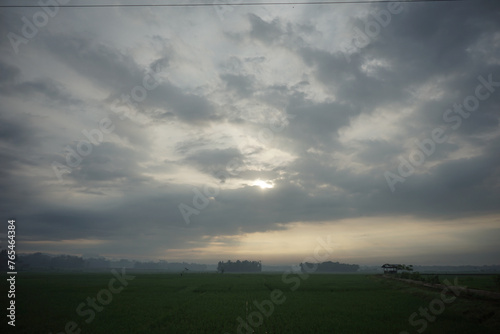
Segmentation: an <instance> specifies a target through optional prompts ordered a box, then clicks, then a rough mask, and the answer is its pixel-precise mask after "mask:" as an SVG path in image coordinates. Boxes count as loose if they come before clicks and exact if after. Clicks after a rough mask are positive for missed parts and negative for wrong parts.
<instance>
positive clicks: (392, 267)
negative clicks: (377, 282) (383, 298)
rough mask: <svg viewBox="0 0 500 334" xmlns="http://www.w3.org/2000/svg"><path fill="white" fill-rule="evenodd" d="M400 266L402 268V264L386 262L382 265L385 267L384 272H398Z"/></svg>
mask: <svg viewBox="0 0 500 334" xmlns="http://www.w3.org/2000/svg"><path fill="white" fill-rule="evenodd" d="M399 268H401V265H400V264H389V263H386V264H384V265H383V266H382V269H384V274H396V273H397V272H398V269H399Z"/></svg>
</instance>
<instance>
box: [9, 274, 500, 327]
mask: <svg viewBox="0 0 500 334" xmlns="http://www.w3.org/2000/svg"><path fill="white" fill-rule="evenodd" d="M126 275H133V276H135V277H133V278H132V276H128V277H127V276H122V275H121V274H120V270H118V272H117V275H114V274H112V273H111V271H110V272H107V273H99V274H91V273H85V274H82V273H79V274H76V273H75V274H61V273H19V274H18V275H17V281H16V322H15V323H16V326H15V328H13V327H11V326H7V324H6V322H7V321H6V320H5V316H4V324H3V325H2V326H5V327H8V328H7V332H9V333H10V332H12V333H47V334H48V333H53V334H56V333H57V334H59V333H92V334H99V333H106V334H113V333H120V334H123V333H144V334H146V333H148V334H150V333H197V334H200V333H220V334H224V333H384V334H387V333H398V334H399V333H401V334H403V333H429V334H430V333H440V334H442V333H454V334H460V333H464V334H470V333H482V334H488V333H495V334H496V333H499V332H500V331H499V329H500V302H499V301H495V300H484V299H474V298H471V297H465V296H455V295H453V294H446V295H444V294H443V295H441V292H440V291H437V290H430V289H426V288H422V287H415V286H411V285H407V284H406V283H403V282H398V281H394V280H388V279H385V278H383V277H381V276H377V275H361V274H349V275H347V274H346V275H328V274H313V275H309V276H302V277H301V276H299V275H298V274H296V273H288V274H285V275H283V274H282V273H279V274H266V273H259V274H212V273H210V274H208V273H189V274H184V275H183V276H181V275H179V274H144V273H140V274H139V273H128V272H127V273H126ZM118 277H121V281H120V279H119V278H118ZM124 277H125V278H124ZM457 277H458V280H459V282H460V283H461V280H463V281H464V282H465V284H464V285H471V286H472V285H474V284H475V283H478V284H477V285H478V286H483V285H484V284H486V283H484V284H483V283H481V282H482V280H483V279H485V281H484V282H486V278H480V279H478V278H476V277H473V276H470V277H473V279H472V280H470V279H469V280H468V279H467V277H463V276H457ZM485 277H486V276H485ZM490 279H491V277H490ZM450 280H451V281H453V279H450ZM467 280H468V281H467ZM3 282H4V283H3V284H4V286H3V289H4V291H7V285H6V283H5V280H3ZM470 283H474V284H470ZM443 298H444V299H443ZM443 300H444V301H443ZM421 308H422V309H427V313H426V314H424V315H421V314H419V312H420V311H419V310H420V309H421ZM4 310H5V308H4ZM433 312H434V313H433ZM2 332H4V333H5V332H6V331H2Z"/></svg>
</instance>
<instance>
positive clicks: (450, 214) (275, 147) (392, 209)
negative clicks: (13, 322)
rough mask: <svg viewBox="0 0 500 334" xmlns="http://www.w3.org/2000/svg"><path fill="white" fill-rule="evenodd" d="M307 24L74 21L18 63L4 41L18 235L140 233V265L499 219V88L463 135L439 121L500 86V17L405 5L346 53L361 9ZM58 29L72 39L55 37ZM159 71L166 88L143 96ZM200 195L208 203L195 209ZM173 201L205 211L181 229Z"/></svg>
mask: <svg viewBox="0 0 500 334" xmlns="http://www.w3.org/2000/svg"><path fill="white" fill-rule="evenodd" d="M386 7H387V6H386V5H385V4H377V5H375V4H374V5H371V6H368V5H367V6H363V7H359V8H363V9H365V10H366V9H368V11H369V12H370V13H376V12H378V11H380V10H385V9H386ZM249 10H250V9H249ZM299 10H300V9H298V8H297V9H295V12H293V13H290V12H283V13H280V12H277V11H273V10H269V11H262V9H258V10H257V9H256V10H255V11H250V12H246V13H244V14H236V13H235V14H234V15H240V16H239V18H240V19H239V20H237V22H238V23H229V22H232V21H225V22H226V23H224V22H222V21H219V19H218V17H217V15H214V14H213V13H211V14H208V13H207V12H203V11H193V12H192V15H193V17H191V19H192V21H190V20H188V22H191V23H189V24H188V23H185V22H184V21H182V20H180V18H179V17H176V15H175V14H173V12H168V13H167V12H166V13H164V14H165V17H167V18H168V19H169V20H167V21H165V18H164V17H163V16H161V15H156V14H152V13H151V14H150V15H151V16H150V17H149V16H148V17H149V20H150V21H148V22H146V21H144V20H145V19H144V17H142V16H137V17H136V20H133V21H132V22H130V25H131V27H127V24H126V23H124V22H121V21H120V18H121V16H120V15H121V14H120V13H119V12H117V13H113V14H112V15H111V14H110V22H102V21H101V20H99V19H98V16H96V17H93V16H92V15H90V16H89V17H88V18H84V17H81V16H79V14H75V13H72V12H69V11H68V13H66V14H63V13H60V14H58V16H56V17H55V18H54V19H53V21H52V22H51V23H50V25H49V26H47V28H46V29H45V30H43V31H42V29H41V31H40V33H39V35H38V36H37V37H36V38H34V39H33V40H32V41H29V43H27V44H23V45H21V46H20V48H21V51H23V52H22V53H21V54H20V55H19V56H17V55H15V54H14V53H13V52H12V50H11V48H10V42H9V40H8V39H5V38H4V39H3V40H2V45H1V48H0V49H1V50H4V51H6V52H2V56H0V95H1V96H2V101H1V102H0V155H1V157H2V158H1V164H2V165H1V168H0V188H1V189H2V192H1V195H0V196H1V198H0V203H1V204H0V206H1V208H2V212H4V216H5V217H16V218H17V219H18V220H19V221H20V222H22V225H21V223H20V225H21V226H20V227H19V240H20V241H22V240H25V241H32V242H39V241H61V240H80V239H81V240H87V239H88V240H90V239H92V240H100V241H102V242H103V244H102V245H101V246H95V247H97V248H96V249H95V250H93V251H98V252H102V253H106V252H108V253H111V252H112V251H111V249H113V248H114V250H115V252H113V253H123V254H125V253H127V245H126V242H129V241H130V240H133V239H134V238H136V240H137V242H138V243H139V244H141V245H144V247H143V250H138V252H141V255H144V254H148V253H149V254H154V256H158V254H160V253H164V252H166V251H168V250H169V249H190V248H195V247H204V246H207V245H208V244H209V240H210V237H215V236H220V235H226V236H238V235H240V236H241V235H242V234H243V233H252V232H266V231H274V230H284V229H286V228H287V226H289V225H290V224H291V223H295V222H308V223H310V224H314V223H320V222H321V223H323V222H331V223H332V224H335V222H337V221H339V220H341V219H346V218H360V217H366V219H367V224H368V222H369V220H370V217H380V216H388V217H390V216H401V217H408V216H411V217H416V218H417V219H422V220H426V221H427V220H431V221H432V220H449V219H451V220H453V219H456V218H460V217H477V218H478V219H479V218H480V217H483V216H486V215H498V214H499V206H498V203H499V202H500V191H499V189H500V188H499V186H500V156H499V154H498V152H499V148H500V147H499V138H500V137H499V136H500V129H499V124H500V122H499V121H500V87H499V85H498V84H493V85H492V86H491V87H490V88H489V90H488V88H483V91H484V92H486V91H488V92H490V93H491V94H490V95H489V97H488V98H487V99H484V100H481V101H480V102H479V107H478V108H477V110H476V111H474V112H471V115H470V117H467V118H464V117H461V123H460V126H458V127H457V128H456V129H454V128H452V126H451V125H453V123H451V122H447V121H446V120H445V119H444V118H443V115H444V114H445V112H446V110H448V109H450V108H453V105H454V104H457V103H458V104H463V103H465V100H466V98H467V97H468V96H473V95H474V94H475V90H476V87H477V86H478V84H480V83H481V81H480V80H479V79H478V77H480V76H481V77H482V78H485V79H487V78H488V77H489V76H491V78H493V79H492V81H493V82H495V83H498V82H500V58H499V54H500V53H499V51H500V38H499V36H500V6H499V5H498V3H497V2H495V1H477V2H453V3H439V4H437V3H436V4H431V3H418V4H407V5H406V6H405V8H404V11H403V12H402V13H400V14H397V15H393V16H392V19H391V22H390V24H388V25H387V26H386V27H381V29H380V33H379V34H377V35H376V36H374V37H373V38H370V40H369V43H367V44H366V45H365V46H364V47H363V48H358V49H357V50H355V51H354V52H352V53H350V54H349V55H348V57H346V54H344V50H342V49H341V48H340V47H339V46H337V45H335V44H334V43H333V41H338V42H339V45H340V44H341V43H345V42H351V41H352V34H353V31H354V30H353V29H355V28H356V27H357V28H359V29H361V30H363V29H364V26H365V24H366V23H367V22H373V21H374V20H375V19H374V16H373V15H372V14H368V15H366V16H362V17H360V16H359V15H357V16H356V17H354V16H349V17H347V18H343V17H342V15H341V14H339V13H337V12H335V10H345V15H351V12H350V10H351V9H350V8H349V7H346V8H345V9H334V8H330V7H327V6H318V7H315V8H312V7H307V8H304V9H303V12H302V13H303V14H302V16H301V15H297V14H296V13H297V12H298V11H299ZM312 13H314V14H315V15H314V17H313V16H312ZM65 15H66V16H65ZM123 15H125V14H123ZM127 15H129V14H127ZM185 15H191V14H189V13H185ZM2 17H5V14H2ZM13 17H14V18H15V17H20V13H18V12H16V13H14V14H13ZM202 18H203V20H206V22H207V23H206V24H204V25H201V26H200V25H198V24H201V23H197V21H196V20H201V19H202ZM65 20H70V21H71V20H72V21H73V22H74V27H73V26H71V28H70V29H63V28H61V25H60V24H61V23H62V22H65ZM92 20H95V22H94V24H95V25H96V26H95V27H92V24H91V22H92ZM170 20H171V21H170ZM19 22H21V21H19ZM19 22H18V21H16V20H15V19H12V18H11V19H9V20H6V21H5V23H4V24H3V25H2V27H1V28H0V30H1V32H2V35H3V36H6V34H7V33H9V32H12V31H17V32H18V33H19V29H20V27H19V24H20V23H19ZM169 22H172V23H169ZM173 22H175V23H176V24H178V25H179V26H177V27H175V24H174V23H173ZM203 22H205V21H203ZM339 22H340V23H339ZM327 23H329V24H327ZM89 24H90V25H89ZM151 26H155V27H156V28H155V29H151ZM82 27H83V28H82ZM103 27H107V28H109V31H106V32H104V33H103V35H102V36H101V35H100V34H98V33H97V32H96V30H95V29H101V28H103ZM113 27H118V28H113ZM158 27H160V28H161V29H159V28H158ZM94 28H95V29H94ZM127 29H130V30H127ZM103 31H104V30H103ZM127 31H128V32H129V33H128V34H127ZM125 35H126V36H128V38H125V37H124V36H125ZM187 36H192V37H189V38H188V37H187ZM328 38H331V39H332V43H331V44H330V45H329V46H326V45H327V44H328V43H326V42H325V39H328ZM35 61H37V62H40V65H37V64H38V63H35ZM152 71H153V72H154V71H156V72H157V76H158V78H161V79H160V80H158V82H157V83H158V84H157V85H156V86H155V87H154V88H147V89H146V88H145V86H147V85H145V81H144V80H145V79H144V78H145V76H147V75H150V74H151V73H152ZM148 73H149V74H148ZM136 87H139V88H136ZM134 89H135V90H136V91H138V89H141V90H142V91H144V92H146V97H145V98H144V99H143V100H141V101H138V100H135V101H133V102H134V103H133V105H132V106H128V107H127V106H125V107H124V106H123V104H122V106H121V108H126V110H127V113H128V114H127V115H128V116H127V117H126V118H123V117H122V118H120V117H118V116H119V115H120V114H118V113H116V112H115V109H116V108H117V106H116V103H115V101H116V100H117V99H118V100H120V99H121V98H122V96H123V94H128V95H131V94H132V93H133V92H134ZM492 90H493V91H492ZM35 106H36V107H35ZM287 115H288V116H287ZM453 115H455V116H456V115H457V113H454V114H453ZM104 118H106V119H108V120H109V121H110V122H112V124H113V131H112V133H109V134H107V133H104V134H103V137H102V142H100V143H98V145H95V144H94V145H93V147H92V152H91V153H90V154H88V155H87V156H83V159H82V160H81V162H80V163H78V165H77V166H75V167H71V168H69V170H68V173H65V174H64V175H63V178H64V180H65V182H64V183H60V182H59V181H58V179H57V177H56V176H55V174H54V172H53V168H52V165H51V164H52V163H53V162H54V161H57V162H58V163H60V164H63V165H64V164H65V163H66V160H65V159H66V155H67V152H66V153H65V147H67V146H68V145H69V147H71V148H72V149H73V150H75V152H76V151H77V149H78V145H79V142H81V141H82V140H89V141H90V139H88V138H86V137H85V136H84V134H82V130H84V129H87V130H90V129H93V128H95V129H99V122H100V120H102V119H104ZM437 128H439V129H443V131H444V133H445V135H446V136H447V138H448V139H447V140H446V141H445V142H443V143H437V144H436V143H434V144H435V150H434V151H435V152H433V153H432V154H430V155H429V156H425V162H424V163H422V164H421V165H420V166H415V167H414V170H413V171H412V173H410V174H411V175H409V176H405V177H404V182H398V183H396V185H395V189H396V190H395V191H394V192H393V191H391V189H390V186H389V185H388V182H387V179H386V176H385V175H386V174H385V173H386V172H391V173H393V174H394V175H399V174H400V173H399V172H398V168H400V166H401V161H402V160H401V159H405V160H406V161H409V160H410V158H411V156H412V154H414V152H416V151H418V150H419V146H418V144H417V141H419V142H422V141H425V140H427V139H429V138H432V133H433V131H434V130H435V129H437ZM263 131H266V132H263ZM263 133H264V134H266V136H267V137H266V136H263ZM95 138H97V137H95ZM420 150H421V149H420ZM82 155H83V154H82ZM231 164H232V165H231ZM229 166H232V167H229ZM235 166H236V167H238V169H237V170H236V172H235V170H234V169H231V168H233V167H234V168H235ZM221 175H224V177H220V176H221ZM256 179H261V180H264V181H269V182H272V184H273V185H274V187H273V188H270V189H266V190H263V189H260V188H259V187H256V186H253V185H252V181H254V180H256ZM207 185H209V186H210V187H216V188H217V194H216V195H215V196H206V197H212V198H211V199H210V201H209V202H207V203H202V204H203V205H201V206H203V208H202V209H200V208H196V205H195V200H194V199H193V198H194V197H195V196H196V194H197V191H198V192H201V193H202V194H203V191H205V192H206V190H204V189H206V187H207ZM181 203H184V204H186V205H189V206H190V207H192V208H194V209H196V211H199V212H198V213H197V214H194V215H192V216H191V220H192V222H191V223H190V224H186V223H185V220H184V217H183V216H182V213H181V211H180V210H179V204H181ZM478 233H479V232H478ZM481 235H482V234H481ZM121 241H123V243H121ZM30 247H31V246H30ZM33 247H35V246H33ZM33 247H31V248H30V249H31V250H33V249H34V248H33ZM137 249H140V247H139V246H137ZM61 251H62V252H68V251H69V250H68V249H66V248H65V249H61ZM498 251H499V249H498V246H494V247H493V252H497V253H498ZM129 255H130V256H131V257H133V254H130V253H129ZM490 255H491V254H490ZM152 256H153V255H152Z"/></svg>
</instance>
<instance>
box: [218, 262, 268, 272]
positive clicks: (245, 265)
mask: <svg viewBox="0 0 500 334" xmlns="http://www.w3.org/2000/svg"><path fill="white" fill-rule="evenodd" d="M217 271H218V272H219V273H225V272H228V273H236V272H240V273H242V272H245V273H253V272H261V271H262V263H261V262H260V261H248V260H244V261H240V260H237V261H236V262H231V260H228V261H227V262H223V261H219V263H218V265H217Z"/></svg>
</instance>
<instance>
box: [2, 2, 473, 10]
mask: <svg viewBox="0 0 500 334" xmlns="http://www.w3.org/2000/svg"><path fill="white" fill-rule="evenodd" d="M459 1H471V0H350V1H310V2H307V1H298V2H240V3H231V2H228V3H169V4H81V5H79V4H74V5H59V6H58V7H60V8H103V7H211V6H280V5H281V6H283V5H288V6H290V5H341V4H368V3H388V2H399V3H418V2H459ZM38 7H40V5H0V8H38Z"/></svg>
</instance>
